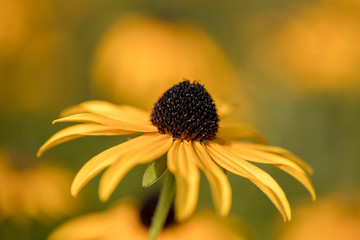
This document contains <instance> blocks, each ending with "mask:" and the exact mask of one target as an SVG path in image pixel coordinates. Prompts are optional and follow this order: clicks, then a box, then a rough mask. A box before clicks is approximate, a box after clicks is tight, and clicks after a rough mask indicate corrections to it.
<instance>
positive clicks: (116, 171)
mask: <svg viewBox="0 0 360 240" xmlns="http://www.w3.org/2000/svg"><path fill="white" fill-rule="evenodd" d="M148 135H149V138H148V139H144V140H143V141H142V142H139V144H137V145H136V146H133V148H132V149H131V151H129V149H127V153H126V154H123V155H121V156H117V161H116V162H115V163H114V164H113V165H112V166H110V167H109V168H108V169H107V170H106V171H105V172H104V174H103V176H102V177H101V180H100V186H99V196H100V199H101V200H102V201H106V200H107V199H108V198H109V197H110V195H111V193H112V192H113V191H114V190H115V188H116V186H117V185H118V184H119V182H120V181H121V179H122V178H123V177H124V176H125V174H126V173H127V172H128V171H130V170H131V169H132V168H134V167H135V166H136V165H138V164H143V163H148V162H151V161H153V160H155V159H158V158H160V157H161V156H163V155H164V154H165V153H166V152H167V151H168V150H169V148H170V147H171V145H172V143H173V140H172V138H171V137H169V136H168V135H162V134H158V133H156V134H152V136H150V134H148Z"/></svg>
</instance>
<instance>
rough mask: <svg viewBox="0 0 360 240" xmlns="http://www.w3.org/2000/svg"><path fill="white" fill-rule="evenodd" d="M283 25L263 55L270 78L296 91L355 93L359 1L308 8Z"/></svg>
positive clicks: (359, 77)
mask: <svg viewBox="0 0 360 240" xmlns="http://www.w3.org/2000/svg"><path fill="white" fill-rule="evenodd" d="M278 15H279V14H278ZM282 19H283V20H282V23H281V24H280V26H279V27H278V26H277V27H275V28H276V29H275V33H272V34H273V35H271V36H270V37H269V39H268V41H266V43H265V49H263V50H264V51H263V52H262V53H261V56H262V57H263V59H264V68H265V70H266V71H267V72H268V73H270V74H272V75H273V76H274V77H275V78H279V79H281V80H283V81H284V83H286V84H287V86H290V87H293V88H294V89H295V88H299V87H300V89H301V88H303V89H306V90H309V89H310V90H325V91H330V92H335V93H336V92H343V91H349V90H354V88H355V89H359V87H360V72H359V65H360V45H359V42H360V5H359V4H358V1H342V0H336V1H327V0H325V1H322V2H320V3H310V4H309V5H305V6H300V7H297V12H295V13H293V14H292V15H288V16H283V17H282ZM268 28H269V27H268ZM257 47H258V46H257ZM294 80H295V81H294Z"/></svg>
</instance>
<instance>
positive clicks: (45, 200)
mask: <svg viewBox="0 0 360 240" xmlns="http://www.w3.org/2000/svg"><path fill="white" fill-rule="evenodd" d="M15 161H18V163H14V162H15ZM19 161H22V162H25V161H27V159H23V158H22V159H14V158H10V157H9V156H8V154H7V153H5V152H3V151H0V220H3V219H10V220H13V221H14V222H15V223H26V221H27V220H29V219H38V220H47V219H49V218H57V217H61V216H64V215H65V214H67V213H70V212H71V211H72V210H74V207H75V205H74V203H75V202H74V200H73V199H72V198H71V195H70V194H68V190H67V189H68V188H69V187H70V185H71V174H70V173H69V172H68V171H67V170H66V169H63V168H60V167H58V166H52V165H48V164H47V165H45V164H38V165H34V166H33V165H30V166H28V163H21V164H19ZM10 163H12V164H10ZM24 164H25V165H24Z"/></svg>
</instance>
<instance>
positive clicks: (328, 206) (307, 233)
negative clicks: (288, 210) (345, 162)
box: [277, 193, 360, 240]
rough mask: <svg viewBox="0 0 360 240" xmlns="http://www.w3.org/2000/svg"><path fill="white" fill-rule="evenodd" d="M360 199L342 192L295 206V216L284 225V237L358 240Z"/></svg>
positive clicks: (282, 234)
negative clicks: (311, 202)
mask: <svg viewBox="0 0 360 240" xmlns="http://www.w3.org/2000/svg"><path fill="white" fill-rule="evenodd" d="M359 200H360V198H359V193H357V196H355V195H354V194H347V193H345V194H344V193H342V194H341V196H330V197H324V198H322V199H319V201H317V203H316V204H313V205H311V206H309V205H303V206H300V207H298V208H296V209H295V211H294V216H296V219H294V221H293V222H291V223H290V224H289V225H287V226H282V228H284V229H282V230H281V231H280V237H279V238H277V239H280V240H318V239H326V240H338V239H341V240H355V239H359V236H360V205H359V203H360V201H359Z"/></svg>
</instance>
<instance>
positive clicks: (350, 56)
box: [0, 0, 360, 240]
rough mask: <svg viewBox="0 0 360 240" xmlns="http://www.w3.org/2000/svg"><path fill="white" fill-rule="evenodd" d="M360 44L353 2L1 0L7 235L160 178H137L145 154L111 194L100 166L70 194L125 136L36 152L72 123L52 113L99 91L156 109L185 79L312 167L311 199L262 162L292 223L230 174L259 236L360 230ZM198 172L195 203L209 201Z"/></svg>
mask: <svg viewBox="0 0 360 240" xmlns="http://www.w3.org/2000/svg"><path fill="white" fill-rule="evenodd" d="M359 43H360V3H359V1H358V0H322V1H307V0H295V1H284V0H273V1H265V0H256V1H230V0H225V1H217V0H208V1H205V0H193V1H189V0H186V1H179V0H171V1H164V0H154V1H147V0H132V1H130V0H124V1H114V0H103V1H97V0H87V1H84V0H78V1H70V0H51V1H49V0H31V1H30V0H0V239H4V240H5V239H6V240H8V239H19V240H22V239H24V240H25V239H26V240H28V239H45V238H46V236H48V234H49V233H50V232H51V231H52V230H53V229H54V228H56V226H58V225H59V224H61V223H62V222H64V221H66V220H67V219H70V218H73V217H75V216H78V215H80V214H83V213H88V212H93V211H100V210H104V209H106V208H107V207H109V206H111V205H112V204H114V203H115V202H116V201H117V200H118V199H120V198H122V197H123V196H134V197H136V198H139V199H140V200H141V199H143V198H144V197H145V196H147V195H149V194H151V193H152V192H154V191H157V190H158V189H159V188H160V186H161V184H160V183H156V184H155V185H153V186H152V187H151V188H148V189H143V188H142V187H141V178H142V174H143V171H144V170H145V168H146V166H139V167H137V168H135V169H134V170H132V171H131V172H130V174H129V175H127V176H126V177H125V179H124V180H123V181H122V182H121V183H120V185H119V186H118V188H117V190H116V192H115V194H113V196H112V197H111V199H110V201H108V202H106V203H101V202H100V201H99V200H98V196H97V184H98V180H99V177H97V178H95V179H94V180H92V181H91V182H90V184H88V185H87V186H86V187H85V189H84V190H83V191H82V192H81V193H80V195H79V197H78V198H77V199H73V198H71V197H70V189H69V187H68V186H70V183H71V180H72V178H73V177H74V176H75V173H76V172H77V171H78V170H79V169H80V167H81V166H82V165H83V164H84V163H85V162H86V161H87V160H88V159H90V158H91V157H92V156H94V155H95V154H97V153H99V152H100V151H102V150H104V149H106V148H108V147H109V146H112V145H114V144H116V143H119V142H122V141H124V140H125V138H121V137H89V138H84V139H79V140H76V141H74V142H72V143H70V144H63V145H61V146H58V147H56V148H54V149H53V150H51V151H49V152H47V153H46V154H45V155H44V156H43V157H42V158H40V159H37V158H36V151H37V149H38V148H39V147H40V146H41V144H42V143H44V141H45V140H46V139H47V138H48V137H50V136H51V135H52V134H53V133H55V132H56V131H58V130H59V129H62V128H63V127H64V126H63V125H60V126H58V125H55V126H52V125H51V121H52V120H54V119H55V118H57V116H58V114H59V112H60V111H61V110H62V109H64V108H65V107H68V106H70V105H75V104H78V103H80V102H82V101H86V100H92V99H101V100H108V101H112V102H115V103H122V104H131V105H135V106H138V107H141V108H144V109H147V110H149V111H150V110H151V105H152V104H153V103H154V102H155V101H156V100H157V97H159V96H160V94H161V93H162V92H163V91H164V90H166V89H167V88H168V87H170V86H171V85H173V84H174V83H176V82H178V81H181V80H182V79H183V78H186V79H190V80H197V81H200V82H201V83H203V84H205V86H206V87H207V88H208V90H209V92H210V93H211V94H212V95H213V96H214V97H215V99H216V101H217V102H218V103H220V104H221V105H224V106H227V108H228V109H229V112H230V113H229V114H228V116H227V117H226V118H227V119H229V120H238V121H244V122H247V123H249V124H252V125H253V126H254V127H256V128H257V129H258V130H259V131H260V132H261V133H262V134H263V135H264V136H265V137H266V138H267V140H268V142H269V144H270V145H277V146H281V147H284V148H286V149H289V150H291V151H292V152H294V153H295V154H296V155H298V156H300V157H301V158H303V159H304V160H305V161H307V162H308V163H309V164H310V165H312V166H313V168H314V175H313V176H312V177H311V178H312V180H313V183H314V185H315V188H316V191H317V194H318V201H317V202H315V203H313V202H312V201H311V199H310V197H309V196H308V194H307V192H306V190H305V189H304V188H303V187H302V186H300V184H299V183H297V182H296V181H295V180H293V179H292V178H291V177H289V176H287V175H286V174H284V173H282V172H280V171H278V170H276V169H274V168H271V167H267V166H264V169H266V171H268V172H269V173H271V174H272V175H273V176H274V178H275V179H276V180H278V182H279V183H280V185H281V186H282V187H283V188H284V190H285V192H286V194H287V196H288V198H289V201H290V204H291V206H292V207H293V209H295V210H294V214H293V220H292V221H291V222H290V223H284V222H283V220H282V218H281V216H280V214H279V213H278V212H277V211H276V209H275V207H273V206H272V204H271V202H270V201H269V200H268V199H267V198H266V196H265V195H264V194H262V193H261V191H260V190H259V189H257V188H256V186H254V185H252V184H251V183H250V182H248V181H247V180H244V179H241V178H239V177H236V176H233V175H229V177H230V181H231V184H232V188H233V205H232V210H231V215H233V216H235V217H238V218H240V219H242V221H244V222H245V223H246V224H247V225H248V227H249V228H250V229H251V231H252V232H253V235H254V239H264V240H265V239H266V240H267V239H292V240H294V239H299V240H301V239H307V240H309V239H349V240H352V239H354V240H355V239H359V238H358V237H359V236H360V233H359V229H360V206H359V205H360V204H359V203H360V198H359V196H360V189H359V187H360V161H359V156H360V124H359V123H360V67H359V66H360V44H359ZM225 120H226V119H225ZM44 183H47V184H44ZM201 184H202V186H201V188H200V189H201V192H200V199H199V208H210V209H211V208H212V202H211V195H210V190H209V186H208V183H207V181H206V180H205V178H203V179H202V183H201ZM314 219H315V220H317V221H315V220H314ZM324 233H329V236H325V235H324ZM306 234H308V235H306ZM337 234H338V235H337ZM339 236H341V237H339ZM311 237H313V238H311Z"/></svg>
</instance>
